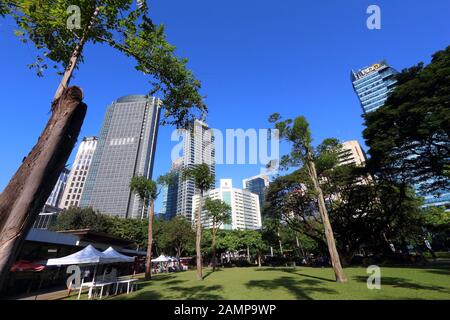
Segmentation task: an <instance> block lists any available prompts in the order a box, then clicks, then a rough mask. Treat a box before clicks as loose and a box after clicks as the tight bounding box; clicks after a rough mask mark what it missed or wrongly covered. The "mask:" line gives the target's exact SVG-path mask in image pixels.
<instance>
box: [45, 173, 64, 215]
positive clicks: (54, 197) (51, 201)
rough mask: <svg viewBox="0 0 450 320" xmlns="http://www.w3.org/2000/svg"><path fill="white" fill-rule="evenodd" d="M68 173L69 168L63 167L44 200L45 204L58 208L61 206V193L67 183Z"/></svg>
mask: <svg viewBox="0 0 450 320" xmlns="http://www.w3.org/2000/svg"><path fill="white" fill-rule="evenodd" d="M69 174H70V170H69V169H66V168H64V169H63V171H62V172H61V173H60V175H59V178H58V181H56V184H55V186H54V187H53V190H52V193H51V194H50V196H49V197H48V199H47V201H46V202H45V205H47V206H51V207H55V208H59V207H60V206H61V202H62V199H63V193H64V190H65V188H66V185H67V179H68V177H69Z"/></svg>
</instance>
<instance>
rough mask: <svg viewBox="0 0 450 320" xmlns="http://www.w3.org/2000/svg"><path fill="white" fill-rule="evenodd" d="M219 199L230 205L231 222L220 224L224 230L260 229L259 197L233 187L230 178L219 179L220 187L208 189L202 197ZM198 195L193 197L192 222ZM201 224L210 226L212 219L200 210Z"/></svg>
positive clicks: (197, 203)
mask: <svg viewBox="0 0 450 320" xmlns="http://www.w3.org/2000/svg"><path fill="white" fill-rule="evenodd" d="M206 197H209V198H210V199H220V200H222V201H223V202H225V203H227V204H228V205H229V206H230V207H231V224H223V225H221V227H220V228H221V229H225V230H231V229H232V230H258V229H261V226H262V222H261V210H260V207H259V197H258V195H257V194H255V193H252V192H250V191H248V190H243V189H236V188H233V181H232V180H231V179H220V188H216V189H213V190H209V191H208V192H206V193H205V195H204V199H206ZM199 200H200V195H199V194H196V195H195V196H194V197H193V207H192V222H193V223H195V212H196V210H197V209H198V205H199ZM202 225H203V227H205V228H211V227H212V221H211V220H210V219H208V218H207V216H206V211H205V210H204V211H203V212H202Z"/></svg>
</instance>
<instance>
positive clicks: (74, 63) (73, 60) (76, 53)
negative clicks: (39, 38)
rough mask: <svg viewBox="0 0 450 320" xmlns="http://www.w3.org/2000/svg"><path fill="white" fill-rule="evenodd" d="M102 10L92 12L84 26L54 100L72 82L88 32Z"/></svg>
mask: <svg viewBox="0 0 450 320" xmlns="http://www.w3.org/2000/svg"><path fill="white" fill-rule="evenodd" d="M99 12H100V8H99V7H96V8H95V10H94V12H93V13H92V16H91V20H90V21H89V24H88V25H87V26H86V27H85V28H84V30H83V35H82V37H81V39H80V41H79V42H78V44H77V46H76V47H75V49H74V50H73V52H72V56H71V57H70V60H69V63H68V64H67V67H66V70H65V71H64V74H63V77H62V79H61V82H60V83H59V86H58V89H57V90H56V92H55V96H54V97H53V100H56V99H58V98H59V97H60V96H61V94H62V92H63V90H64V89H65V88H67V86H68V85H69V83H70V79H71V78H72V75H73V71H74V70H75V69H76V67H77V64H78V60H79V59H80V56H81V52H82V51H83V47H84V45H85V43H86V40H87V37H88V33H89V32H90V31H91V29H92V27H93V26H94V24H95V20H96V19H97V16H98V14H99Z"/></svg>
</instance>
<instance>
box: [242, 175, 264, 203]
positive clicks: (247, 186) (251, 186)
mask: <svg viewBox="0 0 450 320" xmlns="http://www.w3.org/2000/svg"><path fill="white" fill-rule="evenodd" d="M269 184H270V180H269V177H268V176H267V175H264V174H261V175H257V176H254V177H251V178H247V179H244V180H242V187H243V188H244V190H248V191H250V192H253V193H255V194H257V195H258V196H259V207H260V208H261V211H262V209H263V208H264V203H265V201H266V194H267V189H268V188H269Z"/></svg>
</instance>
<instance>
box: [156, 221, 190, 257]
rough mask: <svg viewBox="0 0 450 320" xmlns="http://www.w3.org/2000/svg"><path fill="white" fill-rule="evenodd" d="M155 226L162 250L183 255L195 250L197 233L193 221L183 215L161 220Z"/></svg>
mask: <svg viewBox="0 0 450 320" xmlns="http://www.w3.org/2000/svg"><path fill="white" fill-rule="evenodd" d="M159 225H160V227H156V228H155V240H156V245H157V247H158V248H159V249H160V251H161V252H164V253H166V254H173V255H175V256H177V257H181V256H183V255H184V254H189V253H191V252H192V251H193V250H194V244H195V233H194V231H193V229H192V225H191V223H190V222H189V221H188V220H186V218H184V217H182V216H176V217H174V218H173V219H171V220H170V221H160V222H159Z"/></svg>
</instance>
